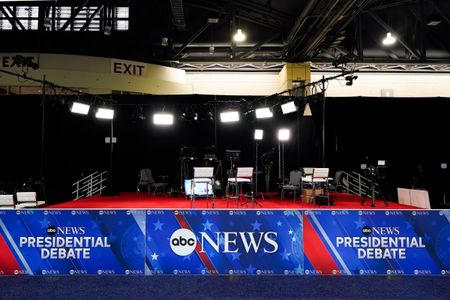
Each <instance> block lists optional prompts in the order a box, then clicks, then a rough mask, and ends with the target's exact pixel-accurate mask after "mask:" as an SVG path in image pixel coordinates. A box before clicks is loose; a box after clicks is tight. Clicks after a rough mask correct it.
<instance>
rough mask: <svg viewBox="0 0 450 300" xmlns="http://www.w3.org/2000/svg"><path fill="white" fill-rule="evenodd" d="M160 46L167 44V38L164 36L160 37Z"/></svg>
mask: <svg viewBox="0 0 450 300" xmlns="http://www.w3.org/2000/svg"><path fill="white" fill-rule="evenodd" d="M161 46H163V47H167V46H169V39H168V38H166V37H163V38H161Z"/></svg>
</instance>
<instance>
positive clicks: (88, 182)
mask: <svg viewBox="0 0 450 300" xmlns="http://www.w3.org/2000/svg"><path fill="white" fill-rule="evenodd" d="M106 173H107V171H104V172H102V173H99V172H98V171H95V172H94V173H92V174H90V175H88V176H86V177H84V178H82V179H80V180H78V181H77V182H75V183H74V184H72V186H73V188H74V189H75V190H74V191H73V192H72V195H74V197H75V198H74V200H77V199H81V198H85V197H90V196H93V195H97V194H100V193H101V192H102V190H103V189H104V188H106V185H105V184H104V182H105V181H106V180H107V178H106Z"/></svg>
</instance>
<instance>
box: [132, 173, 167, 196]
mask: <svg viewBox="0 0 450 300" xmlns="http://www.w3.org/2000/svg"><path fill="white" fill-rule="evenodd" d="M141 186H147V193H148V194H150V190H151V189H152V188H153V189H154V191H153V194H156V192H157V191H163V192H165V191H166V184H165V183H163V182H155V180H154V179H153V175H152V171H151V170H150V169H142V170H141V171H140V172H139V182H138V183H137V189H136V190H137V191H136V193H139V192H140V187H141Z"/></svg>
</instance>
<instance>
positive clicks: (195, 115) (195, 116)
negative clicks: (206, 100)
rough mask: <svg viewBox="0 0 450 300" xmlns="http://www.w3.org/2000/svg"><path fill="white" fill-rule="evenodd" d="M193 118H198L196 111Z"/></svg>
mask: <svg viewBox="0 0 450 300" xmlns="http://www.w3.org/2000/svg"><path fill="white" fill-rule="evenodd" d="M194 120H195V121H197V120H198V113H195V114H194Z"/></svg>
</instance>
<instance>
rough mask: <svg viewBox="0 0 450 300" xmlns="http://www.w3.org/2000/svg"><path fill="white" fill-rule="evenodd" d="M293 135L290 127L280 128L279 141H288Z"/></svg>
mask: <svg viewBox="0 0 450 300" xmlns="http://www.w3.org/2000/svg"><path fill="white" fill-rule="evenodd" d="M290 136H291V131H290V130H289V129H286V128H282V129H280V130H278V140H279V141H282V142H284V141H288V140H289V138H290Z"/></svg>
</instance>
